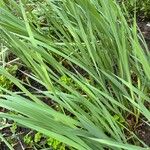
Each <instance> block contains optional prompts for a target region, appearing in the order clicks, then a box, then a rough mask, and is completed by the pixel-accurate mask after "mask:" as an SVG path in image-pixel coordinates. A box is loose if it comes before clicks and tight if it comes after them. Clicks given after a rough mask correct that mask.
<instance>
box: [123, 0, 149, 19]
mask: <svg viewBox="0 0 150 150" xmlns="http://www.w3.org/2000/svg"><path fill="white" fill-rule="evenodd" d="M122 3H124V4H125V6H126V8H127V10H128V11H129V12H130V13H132V14H133V13H134V12H135V11H136V13H137V16H139V17H140V16H141V17H142V18H146V19H149V18H150V0H130V1H129V0H122Z"/></svg>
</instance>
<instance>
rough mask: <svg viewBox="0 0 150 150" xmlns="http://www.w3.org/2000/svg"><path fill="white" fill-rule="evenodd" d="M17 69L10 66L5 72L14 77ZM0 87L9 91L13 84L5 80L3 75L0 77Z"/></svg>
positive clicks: (14, 66)
mask: <svg viewBox="0 0 150 150" xmlns="http://www.w3.org/2000/svg"><path fill="white" fill-rule="evenodd" d="M17 69H18V66H17V65H12V66H9V67H6V71H8V72H9V73H10V74H12V75H13V76H15V74H16V71H17ZM0 86H1V87H2V88H5V89H8V90H11V89H12V87H13V83H12V82H11V81H10V80H9V79H8V78H6V77H5V76H4V75H0Z"/></svg>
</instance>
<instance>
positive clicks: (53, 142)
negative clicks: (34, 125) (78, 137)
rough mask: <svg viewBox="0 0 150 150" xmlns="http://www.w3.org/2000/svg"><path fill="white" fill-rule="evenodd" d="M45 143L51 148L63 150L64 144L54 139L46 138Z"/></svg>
mask: <svg viewBox="0 0 150 150" xmlns="http://www.w3.org/2000/svg"><path fill="white" fill-rule="evenodd" d="M47 144H48V145H49V146H50V147H52V148H53V150H65V149H66V148H65V144H63V143H61V142H59V141H58V140H56V139H52V138H48V139H47Z"/></svg>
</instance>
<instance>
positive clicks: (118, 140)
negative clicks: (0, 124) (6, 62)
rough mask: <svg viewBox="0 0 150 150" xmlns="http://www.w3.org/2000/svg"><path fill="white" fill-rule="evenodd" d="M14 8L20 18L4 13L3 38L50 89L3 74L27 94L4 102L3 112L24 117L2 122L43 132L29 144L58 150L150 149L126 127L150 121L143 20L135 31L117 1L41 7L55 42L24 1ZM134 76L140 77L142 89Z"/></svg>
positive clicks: (10, 95) (149, 66)
mask: <svg viewBox="0 0 150 150" xmlns="http://www.w3.org/2000/svg"><path fill="white" fill-rule="evenodd" d="M8 1H9V2H10V1H11V0H8ZM13 2H14V3H15V5H13V8H16V9H15V10H18V14H19V15H18V16H19V17H18V16H17V15H15V14H14V13H13V12H14V9H6V8H7V4H6V3H5V4H6V5H5V7H6V8H4V7H3V8H0V11H1V12H2V13H1V14H0V30H1V32H0V34H1V37H2V38H3V39H4V40H5V41H6V42H5V43H4V44H6V45H9V46H10V47H11V51H12V52H13V53H14V54H15V55H16V56H17V57H19V58H20V60H21V61H22V63H24V64H25V65H26V67H27V68H29V69H30V70H32V74H28V76H30V77H31V78H32V79H33V80H35V81H36V82H39V83H40V84H42V85H43V86H44V87H45V89H46V90H42V89H41V90H38V89H37V91H36V92H31V91H29V90H28V88H26V87H25V86H24V84H22V82H21V81H20V80H19V79H17V78H15V77H14V76H12V75H11V74H10V73H9V72H8V71H7V70H5V69H4V68H3V67H0V74H1V75H3V76H5V77H6V78H8V79H9V80H10V81H12V82H13V83H14V84H15V85H16V86H17V87H18V88H20V90H21V91H22V95H20V94H18V93H14V92H12V91H11V90H9V91H8V92H6V93H5V94H3V96H2V97H1V98H0V107H3V108H7V109H8V110H11V111H15V112H17V113H19V115H17V114H9V113H7V112H6V113H0V117H3V118H7V119H10V120H14V121H15V122H17V123H18V124H19V125H22V126H25V127H28V128H30V129H32V130H36V131H37V132H38V133H37V134H36V136H35V138H33V137H30V135H27V136H25V142H26V143H29V144H31V145H32V143H34V142H39V140H40V139H42V137H41V134H42V135H44V136H46V137H48V144H49V145H51V146H52V145H53V147H54V149H58V147H59V148H60V147H61V146H62V145H64V144H65V145H69V147H73V148H74V149H78V150H104V149H110V150H116V149H117V150H122V149H127V150H142V149H144V148H143V147H145V148H148V145H147V143H144V142H142V141H141V140H139V138H138V136H137V135H136V133H135V132H134V131H133V130H132V129H130V128H129V129H128V122H127V120H126V116H127V115H130V114H132V115H133V116H135V117H136V118H137V121H138V120H143V119H141V118H140V116H144V119H145V121H150V112H149V110H148V108H147V107H146V106H145V102H147V103H148V104H149V102H150V98H149V85H150V76H149V75H150V62H149V60H150V52H149V51H148V48H147V46H146V43H145V41H144V40H143V39H139V35H138V34H137V28H136V27H137V24H136V22H135V20H136V19H135V18H133V23H132V25H131V26H129V25H128V22H127V20H126V18H125V16H124V15H125V14H124V13H123V12H122V10H121V8H120V6H119V5H118V3H117V2H116V1H114V0H93V1H92V0H78V1H74V0H72V1H71V0H65V1H63V2H62V1H59V2H58V3H56V2H55V1H45V3H46V4H45V5H44V6H42V5H40V4H39V3H38V4H37V5H39V6H41V9H43V10H44V14H42V15H44V19H45V20H46V21H47V23H48V24H46V26H45V27H48V28H47V31H46V32H47V34H48V36H47V35H45V34H43V32H41V30H42V26H41V25H40V24H39V22H38V21H36V19H35V20H33V18H32V17H31V16H36V15H37V13H36V14H35V13H34V12H33V11H29V10H28V9H27V8H26V7H27V5H26V4H24V3H22V1H21V0H20V1H19V3H17V2H15V1H13ZM26 2H28V1H26ZM30 2H31V1H30ZM30 5H31V3H30ZM18 8H19V9H18ZM36 11H39V10H38V9H37V10H36ZM40 11H41V10H40ZM51 12H52V13H51ZM39 14H40V13H39ZM39 14H38V15H39ZM50 14H51V15H50ZM36 17H37V18H38V19H39V18H40V17H41V16H36ZM33 21H35V22H36V23H37V25H34V24H33ZM40 23H41V22H40ZM52 29H53V34H51V33H52V32H51V31H52ZM140 43H143V44H144V45H145V47H144V49H145V51H144V50H143V49H142V47H141V45H140ZM54 56H55V57H54ZM56 56H57V57H60V58H61V59H56ZM64 60H65V61H66V62H67V65H66V64H64V63H62V61H64ZM133 70H134V74H135V76H137V77H138V80H137V81H136V82H134V84H133V79H132V75H133ZM60 87H61V88H60ZM43 99H44V101H46V104H45V103H44V102H43ZM53 103H56V105H58V106H60V107H61V110H56V109H55V108H54V107H53V106H52V104H53ZM139 114H141V115H139ZM134 123H135V125H136V124H137V122H134ZM126 133H129V134H126ZM128 139H130V140H132V141H133V142H132V143H130V141H129V140H128ZM60 143H61V144H60ZM62 143H64V144H62ZM61 148H62V149H64V146H62V147H61Z"/></svg>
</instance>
